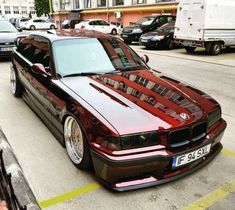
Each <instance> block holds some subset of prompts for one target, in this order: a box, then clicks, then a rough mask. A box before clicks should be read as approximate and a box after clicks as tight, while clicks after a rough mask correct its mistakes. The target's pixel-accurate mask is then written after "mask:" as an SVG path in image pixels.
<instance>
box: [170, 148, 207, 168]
mask: <svg viewBox="0 0 235 210" xmlns="http://www.w3.org/2000/svg"><path fill="white" fill-rule="evenodd" d="M210 149H211V144H208V145H206V146H204V147H201V148H200V149H197V150H194V151H192V152H189V153H187V154H184V155H179V156H174V157H173V164H172V166H173V168H175V167H178V166H182V165H185V164H188V163H191V162H193V161H195V160H198V159H200V158H201V157H204V156H205V155H207V154H209V153H210Z"/></svg>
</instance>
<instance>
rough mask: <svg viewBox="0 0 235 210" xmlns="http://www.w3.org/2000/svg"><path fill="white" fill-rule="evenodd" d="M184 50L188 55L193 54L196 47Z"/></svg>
mask: <svg viewBox="0 0 235 210" xmlns="http://www.w3.org/2000/svg"><path fill="white" fill-rule="evenodd" d="M185 50H186V51H187V52H189V53H193V52H194V51H195V50H196V47H185Z"/></svg>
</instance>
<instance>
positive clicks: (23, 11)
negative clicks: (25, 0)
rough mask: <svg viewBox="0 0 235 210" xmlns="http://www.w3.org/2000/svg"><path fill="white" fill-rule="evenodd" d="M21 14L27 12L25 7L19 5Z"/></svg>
mask: <svg viewBox="0 0 235 210" xmlns="http://www.w3.org/2000/svg"><path fill="white" fill-rule="evenodd" d="M21 14H23V15H25V14H27V7H21Z"/></svg>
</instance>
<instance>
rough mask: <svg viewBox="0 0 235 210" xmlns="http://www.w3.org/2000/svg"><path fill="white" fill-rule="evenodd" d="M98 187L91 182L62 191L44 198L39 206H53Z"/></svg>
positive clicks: (95, 183)
mask: <svg viewBox="0 0 235 210" xmlns="http://www.w3.org/2000/svg"><path fill="white" fill-rule="evenodd" d="M99 187H100V185H99V184H98V183H97V182H93V183H92V184H89V185H86V186H83V187H80V188H78V189H75V190H73V191H70V192H67V193H64V194H62V195H58V196H55V197H53V198H50V199H48V200H44V201H41V202H39V206H40V207H41V208H42V209H43V208H47V207H49V206H53V205H56V204H58V203H62V202H64V201H67V200H70V199H72V198H76V197H79V196H81V195H84V194H86V193H88V192H91V191H93V190H96V189H98V188H99Z"/></svg>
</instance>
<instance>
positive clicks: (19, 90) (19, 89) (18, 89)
mask: <svg viewBox="0 0 235 210" xmlns="http://www.w3.org/2000/svg"><path fill="white" fill-rule="evenodd" d="M10 87H11V93H12V95H14V96H15V97H17V98H19V97H21V96H22V94H23V86H22V85H21V83H20V81H19V79H18V78H17V75H16V72H15V70H14V69H13V68H12V69H11V72H10Z"/></svg>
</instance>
